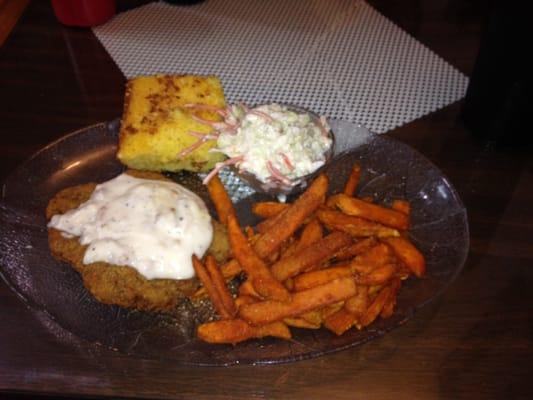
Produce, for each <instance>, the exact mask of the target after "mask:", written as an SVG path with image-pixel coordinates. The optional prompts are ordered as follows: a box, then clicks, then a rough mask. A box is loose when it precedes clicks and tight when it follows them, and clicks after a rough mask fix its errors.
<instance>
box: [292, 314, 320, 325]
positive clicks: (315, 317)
mask: <svg viewBox="0 0 533 400" xmlns="http://www.w3.org/2000/svg"><path fill="white" fill-rule="evenodd" d="M298 318H301V319H305V320H306V321H307V322H309V323H310V324H312V325H318V326H320V325H322V322H324V318H322V311H321V310H313V311H308V312H306V313H303V314H300V315H299V316H298Z"/></svg>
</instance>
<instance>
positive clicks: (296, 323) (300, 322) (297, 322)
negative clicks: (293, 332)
mask: <svg viewBox="0 0 533 400" xmlns="http://www.w3.org/2000/svg"><path fill="white" fill-rule="evenodd" d="M283 322H285V323H286V324H287V325H288V326H292V327H295V328H306V329H319V328H320V325H321V324H318V325H316V324H313V323H311V322H309V321H307V320H306V319H303V318H299V317H293V318H285V319H284V320H283Z"/></svg>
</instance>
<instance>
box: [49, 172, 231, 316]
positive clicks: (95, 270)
mask: <svg viewBox="0 0 533 400" xmlns="http://www.w3.org/2000/svg"><path fill="white" fill-rule="evenodd" d="M128 174H130V175H133V176H135V177H137V178H144V179H167V178H165V177H164V176H163V175H161V174H158V173H153V172H140V171H128ZM95 187H96V183H87V184H83V185H78V186H74V187H70V188H67V189H64V190H62V191H60V192H59V193H57V194H56V195H55V196H54V197H53V198H52V199H51V200H50V202H49V203H48V207H47V208H46V218H47V219H48V220H50V218H52V216H53V215H56V214H64V213H65V212H67V211H68V210H71V209H73V208H76V207H78V206H79V205H80V204H81V203H83V202H85V201H86V200H88V199H89V197H90V196H91V194H92V192H93V191H94V189H95ZM214 228H215V229H214V240H213V243H212V244H211V248H210V250H208V251H211V249H213V248H214V249H216V251H214V252H213V254H214V255H215V257H217V259H218V260H219V261H222V260H223V259H224V258H225V257H227V253H228V252H229V245H228V241H227V234H226V232H225V229H224V228H223V227H222V226H220V224H217V223H215V222H214ZM48 243H49V246H50V250H51V252H52V255H53V256H54V257H56V258H57V259H59V260H61V261H66V262H68V263H69V264H71V265H72V266H73V267H74V269H75V270H76V271H78V272H79V273H80V274H81V276H82V278H83V283H84V285H85V287H86V288H87V289H88V290H89V292H90V293H91V294H92V295H93V296H94V297H95V298H96V299H97V300H99V301H101V302H102V303H107V304H117V305H119V306H122V307H127V308H135V309H139V310H171V309H173V308H174V307H175V306H176V305H177V304H178V302H179V300H180V299H181V298H183V297H184V296H187V295H190V294H192V293H194V291H196V290H197V289H198V286H199V283H198V280H197V279H196V278H193V279H186V280H173V279H152V280H148V279H146V278H144V277H143V276H142V275H141V274H139V273H138V272H137V271H136V270H135V269H134V268H130V267H128V266H119V265H112V264H108V263H105V262H95V263H91V264H84V263H83V257H84V254H85V249H86V247H87V246H82V245H81V244H80V243H79V241H78V238H77V237H74V238H67V237H65V236H63V235H62V234H61V232H60V231H59V230H56V229H54V228H49V229H48Z"/></svg>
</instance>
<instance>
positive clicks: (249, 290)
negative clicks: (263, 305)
mask: <svg viewBox="0 0 533 400" xmlns="http://www.w3.org/2000/svg"><path fill="white" fill-rule="evenodd" d="M239 296H250V297H255V298H256V299H261V295H260V294H259V293H257V290H255V288H254V285H253V284H252V281H251V280H250V279H247V280H245V281H244V282H243V283H241V285H240V286H239Z"/></svg>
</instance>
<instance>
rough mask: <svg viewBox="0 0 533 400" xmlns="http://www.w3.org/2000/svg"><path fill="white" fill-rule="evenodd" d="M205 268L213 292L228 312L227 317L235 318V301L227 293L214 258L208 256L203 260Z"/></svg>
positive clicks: (227, 290)
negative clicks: (214, 291) (213, 289)
mask: <svg viewBox="0 0 533 400" xmlns="http://www.w3.org/2000/svg"><path fill="white" fill-rule="evenodd" d="M205 267H206V269H207V272H208V273H209V277H210V278H211V282H212V283H213V286H214V288H215V290H216V291H217V293H218V297H219V298H220V301H221V303H222V306H223V307H224V309H225V310H226V311H227V312H228V314H229V315H231V316H235V315H236V314H237V307H236V306H235V301H234V300H233V296H232V295H231V293H230V292H229V289H228V287H227V286H226V280H225V279H224V276H223V275H222V272H221V271H220V269H219V267H218V265H217V262H216V260H215V258H214V257H213V256H212V255H208V256H207V257H206V259H205Z"/></svg>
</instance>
